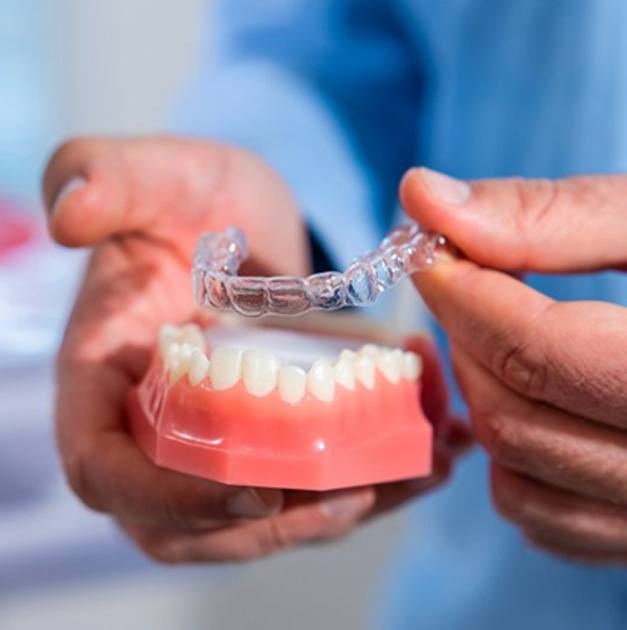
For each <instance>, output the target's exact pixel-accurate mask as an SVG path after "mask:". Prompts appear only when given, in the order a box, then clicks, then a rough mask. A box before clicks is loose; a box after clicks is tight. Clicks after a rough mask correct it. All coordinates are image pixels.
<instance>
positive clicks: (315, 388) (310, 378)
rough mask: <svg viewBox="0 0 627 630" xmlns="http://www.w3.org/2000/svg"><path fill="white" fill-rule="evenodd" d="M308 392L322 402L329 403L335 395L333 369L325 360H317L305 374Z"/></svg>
mask: <svg viewBox="0 0 627 630" xmlns="http://www.w3.org/2000/svg"><path fill="white" fill-rule="evenodd" d="M307 386H308V387H309V391H310V392H311V393H312V394H313V395H314V396H315V397H316V398H318V399H319V400H322V401H323V402H331V401H332V400H333V396H334V395H335V381H334V380H333V367H332V366H331V363H329V361H328V360H327V359H318V360H317V361H314V363H313V365H312V366H311V368H310V369H309V372H308V373H307Z"/></svg>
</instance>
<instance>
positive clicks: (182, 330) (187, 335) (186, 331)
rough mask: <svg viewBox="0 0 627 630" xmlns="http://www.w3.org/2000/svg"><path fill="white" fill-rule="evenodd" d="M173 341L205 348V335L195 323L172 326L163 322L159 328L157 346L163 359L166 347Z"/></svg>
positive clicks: (201, 348)
mask: <svg viewBox="0 0 627 630" xmlns="http://www.w3.org/2000/svg"><path fill="white" fill-rule="evenodd" d="M173 343H178V344H184V343H186V344H188V345H190V346H192V347H194V348H199V349H200V350H203V351H204V349H205V337H204V335H203V334H202V330H201V329H200V326H197V325H196V324H185V325H184V326H174V325H173V324H163V326H161V328H160V329H159V335H158V346H159V351H160V352H161V357H162V358H163V359H165V355H166V353H167V351H168V348H169V347H170V345H172V344H173Z"/></svg>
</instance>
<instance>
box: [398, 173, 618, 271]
mask: <svg viewBox="0 0 627 630" xmlns="http://www.w3.org/2000/svg"><path fill="white" fill-rule="evenodd" d="M400 197H401V203H402V205H403V207H404V208H405V210H406V212H407V214H408V215H409V216H411V217H412V218H413V219H415V220H416V221H417V222H418V223H420V224H421V225H423V226H424V227H425V228H428V229H431V230H434V231H438V232H442V233H443V234H445V235H446V236H447V237H449V238H450V239H451V240H452V242H453V243H454V244H455V245H457V246H458V247H459V248H460V249H461V250H462V251H463V252H464V253H465V254H466V255H467V256H468V257H469V258H471V259H472V260H474V261H475V262H477V263H479V264H480V265H483V266H489V267H495V268H499V269H505V270H526V271H539V272H572V271H585V270H594V269H602V268H614V267H623V266H624V265H625V264H627V240H626V239H625V234H627V177H625V176H621V175H610V176H590V177H573V178H569V179H562V180H556V181H552V180H524V179H494V180H479V181H473V182H463V181H459V180H456V179H452V178H451V177H449V176H447V175H443V174H441V173H438V172H436V171H432V170H430V169H427V168H414V169H411V170H410V171H408V172H407V174H406V175H405V177H404V178H403V181H402V182H401V186H400Z"/></svg>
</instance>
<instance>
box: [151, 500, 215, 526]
mask: <svg viewBox="0 0 627 630" xmlns="http://www.w3.org/2000/svg"><path fill="white" fill-rule="evenodd" d="M160 512H161V514H162V516H163V521H164V524H165V525H166V526H167V527H170V528H172V529H174V530H177V531H182V532H189V531H193V530H196V529H200V528H203V527H204V528H206V527H207V525H208V523H207V519H204V518H202V517H201V516H200V515H197V514H193V513H192V512H191V511H190V509H189V506H187V505H185V504H183V502H182V501H181V500H180V498H179V497H178V496H177V495H175V494H174V493H172V494H170V493H165V494H164V495H163V496H162V498H161V505H160Z"/></svg>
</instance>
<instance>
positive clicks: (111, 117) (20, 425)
mask: <svg viewBox="0 0 627 630" xmlns="http://www.w3.org/2000/svg"><path fill="white" fill-rule="evenodd" d="M210 10H211V7H210V4H208V3H207V2H203V1H201V0H177V2H154V0H132V1H128V0H108V1H107V2H102V1H99V0H55V2H41V1H40V0H0V630H14V629H15V630H18V629H19V630H30V629H31V628H33V629H35V628H37V629H39V628H41V627H44V626H45V627H46V628H48V629H50V630H53V629H55V628H66V629H67V628H84V627H89V628H110V627H138V628H151V629H153V630H160V629H164V630H165V629H169V628H172V629H174V628H176V629H179V630H181V629H182V630H185V629H187V628H200V627H202V628H220V629H221V630H235V629H238V628H256V629H258V630H262V629H265V628H268V629H277V628H295V627H298V628H299V629H301V630H308V629H309V628H311V629H313V628H320V627H328V628H343V629H344V630H350V629H352V628H363V627H365V626H366V625H367V623H366V619H367V618H368V612H369V609H370V606H371V603H370V602H371V594H372V592H373V591H374V590H375V588H376V585H377V582H378V581H379V580H380V579H382V575H383V573H384V572H385V564H386V557H387V556H388V554H389V551H390V549H391V548H392V545H393V540H394V539H395V538H396V537H397V536H398V530H399V528H401V527H402V515H396V516H394V517H391V518H388V519H386V520H384V521H381V522H378V523H376V524H374V525H372V526H370V527H368V528H366V529H365V530H363V531H360V532H359V533H358V534H357V535H354V536H353V537H351V538H350V539H348V540H346V541H342V542H341V543H338V544H336V545H334V546H331V547H325V548H319V549H315V550H304V551H297V552H292V553H290V554H286V555H283V556H281V557H276V558H271V559H269V560H264V561H261V562H257V563H254V564H252V565H248V566H244V567H213V568H195V569H178V568H177V569H172V568H164V567H159V566H155V565H153V564H151V563H149V562H148V561H146V560H144V559H143V558H141V557H140V556H139V554H138V553H137V552H135V551H134V549H133V548H132V547H131V545H130V544H128V543H127V542H126V541H125V539H124V538H123V536H122V535H121V534H120V533H119V532H118V531H117V530H116V529H115V527H114V526H113V525H112V524H111V523H110V522H109V520H108V519H107V518H105V517H102V516H99V515H96V514H92V513H90V512H88V511H87V510H86V509H84V508H83V507H82V506H81V505H80V504H79V503H78V502H77V500H76V499H75V498H74V497H73V496H72V495H71V494H70V492H69V491H68V489H67V488H66V487H65V485H64V482H63V479H62V476H61V472H60V469H59V464H58V462H57V458H56V454H55V450H54V437H53V431H52V406H53V374H52V364H53V357H54V352H55V349H56V347H57V345H58V343H59V339H60V335H61V334H62V330H63V325H64V321H65V318H66V316H67V313H68V310H69V307H70V304H71V301H72V298H73V294H74V291H75V289H76V286H77V283H78V281H79V279H80V275H81V271H82V267H83V263H84V260H85V256H86V254H85V252H79V251H68V250H62V249H60V248H56V247H53V246H52V245H51V244H49V243H48V241H47V238H46V236H45V230H44V225H43V220H42V216H43V215H42V210H41V204H40V199H39V180H40V177H41V173H42V169H43V167H44V165H45V161H46V159H47V156H48V155H49V153H50V152H51V150H52V149H53V148H54V146H55V145H56V144H57V143H58V142H60V141H61V140H62V139H64V138H66V137H67V136H71V135H76V134H102V133H106V134H131V133H132V134H137V133H150V132H155V131H163V130H167V129H168V121H169V120H170V116H171V112H172V109H173V106H174V102H175V98H176V94H177V91H178V90H179V88H180V87H181V86H182V85H183V84H184V83H185V81H186V79H187V78H188V77H189V76H190V75H191V73H193V70H194V65H195V63H196V61H197V59H198V56H199V51H200V48H201V37H202V36H203V34H204V33H205V32H206V28H205V27H206V20H207V19H210V12H211V11H210ZM147 16H150V19H149V20H148V19H146V18H147Z"/></svg>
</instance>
